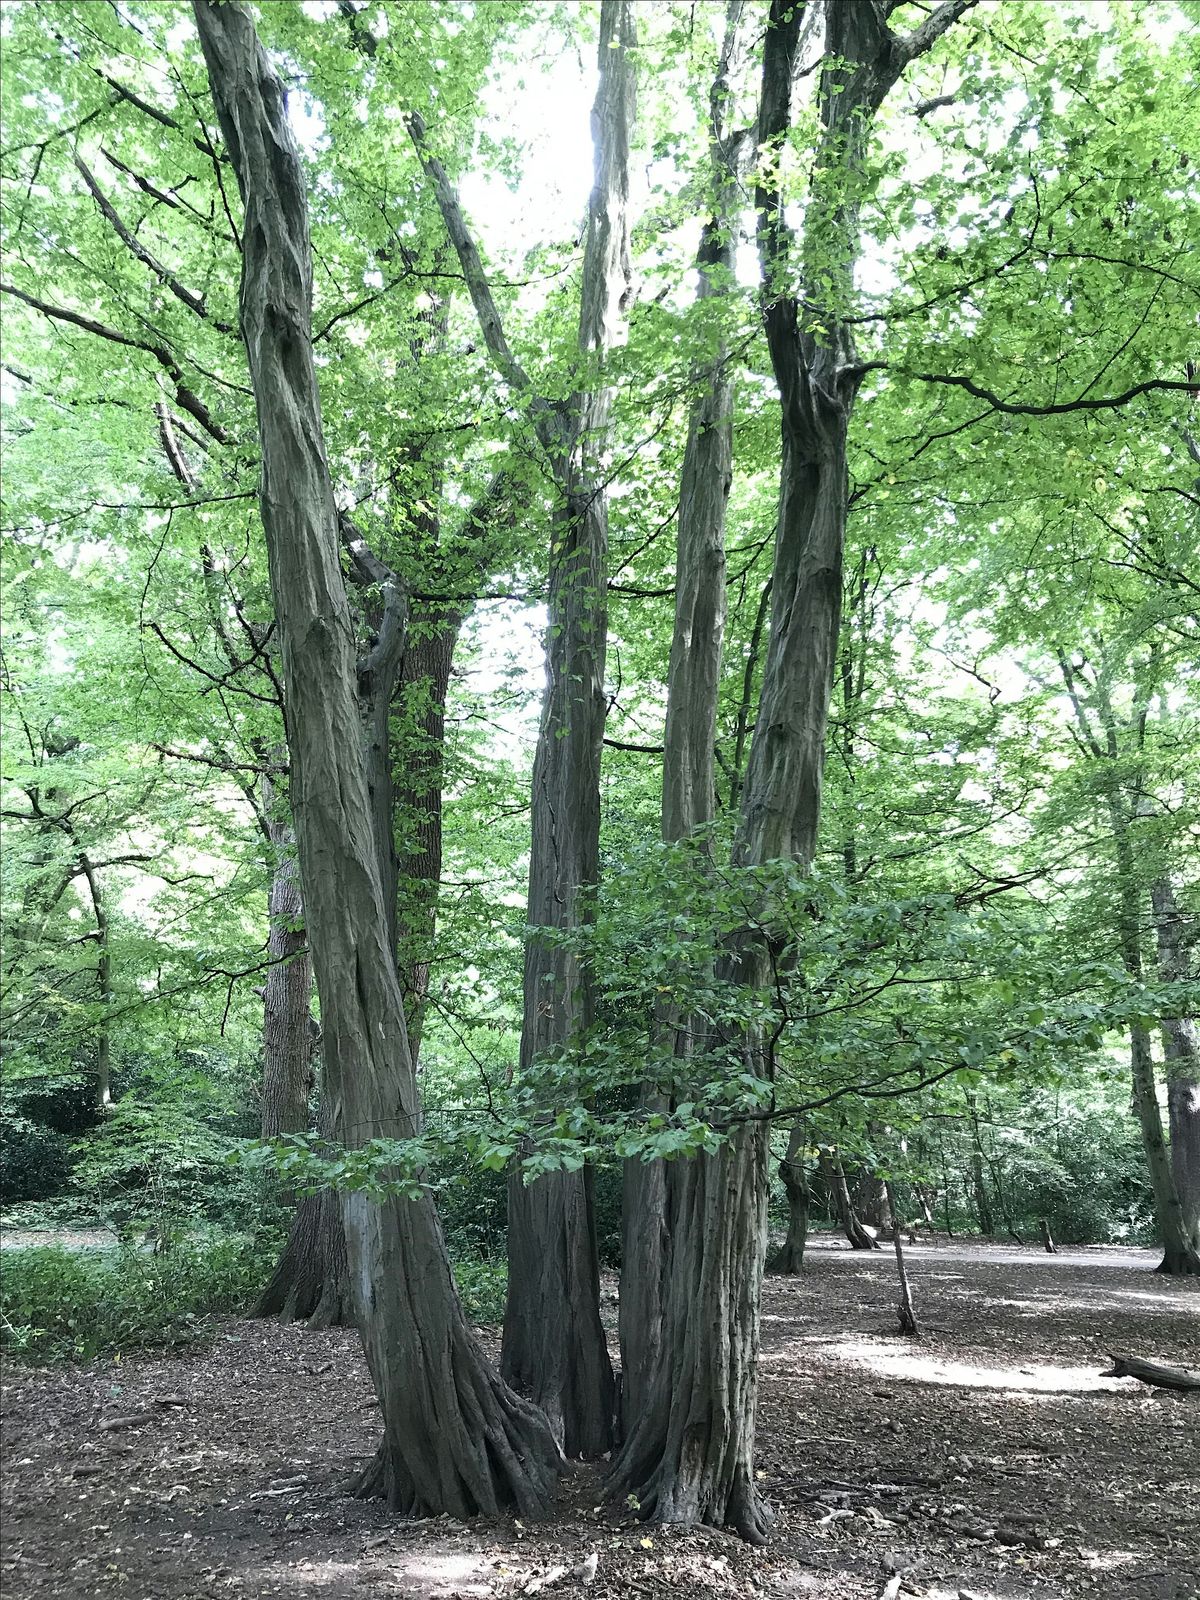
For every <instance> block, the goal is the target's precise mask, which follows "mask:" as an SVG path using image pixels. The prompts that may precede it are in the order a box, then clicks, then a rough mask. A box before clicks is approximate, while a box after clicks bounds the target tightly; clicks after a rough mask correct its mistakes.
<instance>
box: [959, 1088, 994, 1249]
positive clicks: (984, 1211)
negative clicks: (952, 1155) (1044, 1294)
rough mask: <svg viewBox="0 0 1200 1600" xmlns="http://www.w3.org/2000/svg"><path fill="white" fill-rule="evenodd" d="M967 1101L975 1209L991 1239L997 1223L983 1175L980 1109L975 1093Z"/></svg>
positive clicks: (981, 1226)
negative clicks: (993, 1215)
mask: <svg viewBox="0 0 1200 1600" xmlns="http://www.w3.org/2000/svg"><path fill="white" fill-rule="evenodd" d="M966 1102H967V1116H968V1119H969V1121H970V1124H971V1187H972V1189H973V1190H974V1193H975V1210H976V1212H977V1213H978V1215H979V1231H980V1233H981V1234H983V1236H984V1238H985V1239H990V1238H991V1237H992V1235H993V1234H994V1233H995V1231H996V1225H995V1220H994V1219H993V1217H992V1206H991V1201H990V1200H989V1198H988V1192H987V1183H986V1182H985V1180H984V1175H983V1142H982V1139H981V1137H980V1132H979V1110H978V1107H977V1105H976V1102H975V1096H974V1095H973V1094H970V1093H968V1094H967V1095H966Z"/></svg>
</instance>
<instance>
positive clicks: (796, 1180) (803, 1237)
mask: <svg viewBox="0 0 1200 1600" xmlns="http://www.w3.org/2000/svg"><path fill="white" fill-rule="evenodd" d="M803 1156H804V1124H803V1123H802V1122H793V1123H792V1126H791V1129H790V1130H789V1132H788V1144H787V1153H786V1154H785V1156H784V1158H783V1160H782V1161H781V1162H780V1163H779V1176H780V1177H781V1178H782V1179H783V1187H784V1191H785V1193H786V1194H787V1203H788V1226H787V1237H786V1238H785V1239H784V1241H783V1244H782V1246H781V1247H780V1249H779V1250H778V1252H777V1253H776V1255H775V1258H774V1260H773V1261H772V1262H771V1264H770V1266H769V1267H768V1268H767V1271H768V1272H776V1273H781V1274H788V1275H793V1274H795V1273H798V1272H802V1271H803V1270H804V1246H805V1244H806V1243H807V1240H808V1210H809V1199H810V1197H809V1191H808V1174H807V1172H806V1171H805V1167H804V1160H803Z"/></svg>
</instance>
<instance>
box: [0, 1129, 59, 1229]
mask: <svg viewBox="0 0 1200 1600" xmlns="http://www.w3.org/2000/svg"><path fill="white" fill-rule="evenodd" d="M70 1171H71V1142H70V1140H69V1139H67V1138H66V1137H65V1135H63V1134H61V1133H59V1132H58V1130H57V1129H55V1128H49V1127H46V1126H44V1125H43V1124H42V1123H40V1122H34V1121H33V1120H32V1119H31V1118H29V1117H27V1116H24V1115H23V1114H22V1113H21V1112H20V1111H10V1110H8V1109H5V1110H4V1111H3V1112H0V1201H2V1202H3V1203H4V1204H6V1205H9V1204H12V1203H15V1202H19V1201H22V1200H45V1199H46V1198H47V1197H48V1196H50V1195H53V1194H57V1193H58V1192H59V1190H61V1189H62V1187H63V1186H64V1184H65V1183H66V1181H67V1178H68V1176H69V1175H70Z"/></svg>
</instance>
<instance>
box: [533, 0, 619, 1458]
mask: <svg viewBox="0 0 1200 1600" xmlns="http://www.w3.org/2000/svg"><path fill="white" fill-rule="evenodd" d="M635 43H636V30H635V25H634V10H633V7H632V6H631V5H630V4H628V3H627V0H604V4H603V5H602V6H601V12H600V87H599V90H598V91H597V95H596V103H595V106H594V108H593V112H592V129H593V139H594V143H595V160H596V170H595V185H594V188H593V190H592V196H591V201H590V204H589V209H588V231H587V244H586V248H585V251H584V265H583V284H582V289H581V299H580V316H579V344H580V350H581V354H582V356H583V359H584V361H585V363H591V364H593V365H596V364H599V363H600V362H601V361H602V359H603V355H604V352H605V351H606V350H607V349H608V348H609V347H610V345H611V344H612V343H613V341H614V339H615V337H616V334H617V331H618V323H619V319H620V315H621V309H622V306H623V303H624V297H625V295H626V293H627V292H628V287H629V279H630V263H629V218H628V202H629V142H630V138H631V136H632V131H633V115H634V89H635V74H634V65H633V57H632V55H631V53H630V52H631V47H632V46H634V45H635ZM610 402H611V396H610V393H609V391H608V389H607V388H606V387H605V384H604V381H603V377H602V375H601V373H600V372H599V371H595V370H594V371H593V372H592V373H591V374H590V375H589V376H588V381H587V386H586V387H585V388H583V389H581V390H580V392H579V393H578V394H576V395H575V396H574V398H573V399H572V401H571V403H570V406H569V409H568V416H567V420H568V424H569V441H570V442H569V447H568V449H567V452H566V455H565V457H564V458H562V459H561V460H560V462H559V463H558V465H557V467H556V468H555V472H556V476H557V477H558V480H559V483H558V486H559V491H560V494H561V503H560V506H559V509H558V511H557V512H556V514H555V517H554V526H553V532H552V548H551V552H550V586H549V601H548V605H547V612H548V621H549V627H548V630H547V635H546V693H545V698H544V700H543V702H542V719H541V727H540V729H539V733H538V742H537V751H536V754H535V757H534V767H533V832H532V839H531V846H530V862H529V924H530V927H531V928H532V929H533V930H534V931H533V932H532V933H531V934H530V936H529V938H528V940H527V942H526V946H525V972H524V988H523V999H524V1018H523V1023H522V1029H521V1052H520V1066H521V1071H522V1072H523V1073H524V1072H527V1071H528V1070H529V1069H530V1067H531V1066H532V1064H533V1062H534V1060H535V1059H536V1058H537V1057H538V1056H540V1055H543V1054H545V1053H547V1052H550V1051H556V1050H557V1051H562V1050H569V1049H570V1048H571V1045H572V1042H573V1040H574V1039H576V1038H577V1037H578V1036H580V1035H582V1034H583V1033H584V1032H586V1030H587V1028H588V1027H589V1025H590V1023H591V1020H592V996H591V985H590V980H589V977H588V974H587V972H586V970H585V969H584V968H583V966H582V965H581V963H580V961H579V958H578V956H577V955H576V954H575V953H574V952H573V951H570V950H565V949H563V948H562V947H561V946H556V945H553V944H547V943H546V942H545V941H543V940H542V939H541V938H539V936H538V933H537V931H536V930H537V929H539V928H553V929H555V930H556V931H561V930H569V929H571V928H575V927H578V926H579V925H580V924H581V923H582V922H583V921H584V920H585V918H586V917H587V916H588V915H589V911H588V906H587V896H588V893H589V891H590V890H591V889H592V888H593V886H594V885H595V883H596V881H597V878H598V876H599V848H600V751H601V742H602V740H603V737H604V716H605V701H604V655H605V634H606V629H607V613H606V604H605V601H606V587H607V579H608V570H607V569H608V507H607V501H606V497H605V494H604V488H603V482H602V479H601V474H600V463H601V456H602V452H603V448H604V440H605V434H606V430H607V425H608V414H609V408H610ZM553 465H554V463H553V462H552V466H553ZM508 1239H509V1248H508V1299H507V1303H506V1307H505V1316H504V1346H503V1350H504V1354H503V1362H502V1370H503V1372H504V1376H505V1377H506V1378H507V1379H508V1381H509V1382H510V1383H512V1384H514V1385H515V1386H516V1387H517V1388H519V1389H521V1390H522V1391H523V1392H524V1393H527V1394H530V1395H532V1396H533V1397H534V1398H535V1399H536V1400H537V1401H538V1403H539V1404H540V1405H541V1406H542V1407H543V1408H544V1409H545V1411H546V1414H547V1415H548V1416H549V1418H550V1421H551V1424H552V1425H553V1427H554V1429H555V1432H556V1434H557V1436H558V1437H559V1439H560V1442H561V1443H562V1445H563V1448H564V1450H565V1451H566V1453H567V1455H569V1456H576V1455H580V1456H599V1455H603V1454H604V1453H605V1451H606V1450H608V1448H609V1446H610V1445H611V1443H612V1434H613V1413H614V1383H613V1376H612V1366H611V1363H610V1361H609V1356H608V1347H607V1343H606V1341H605V1337H604V1330H603V1328H602V1326H601V1322H600V1276H599V1261H598V1256H597V1250H596V1230H595V1219H594V1214H593V1208H592V1184H591V1177H590V1174H589V1173H588V1172H586V1171H582V1172H559V1173H551V1174H548V1175H546V1176H544V1177H541V1178H539V1179H538V1180H537V1181H536V1182H535V1183H533V1184H530V1185H526V1184H525V1183H524V1182H523V1180H522V1176H521V1172H520V1168H519V1167H516V1168H514V1170H513V1172H512V1174H511V1176H510V1179H509V1191H508Z"/></svg>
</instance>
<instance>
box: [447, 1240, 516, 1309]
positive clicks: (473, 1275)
mask: <svg viewBox="0 0 1200 1600" xmlns="http://www.w3.org/2000/svg"><path fill="white" fill-rule="evenodd" d="M454 1281H455V1283H456V1284H457V1285H458V1292H459V1296H460V1297H461V1299H462V1303H463V1310H464V1311H465V1312H466V1314H467V1316H468V1317H469V1318H470V1320H471V1321H472V1322H480V1323H485V1324H488V1325H490V1326H495V1325H496V1324H498V1323H501V1322H503V1321H504V1298H505V1294H506V1293H507V1290H508V1267H507V1265H506V1264H505V1263H504V1262H503V1261H496V1260H494V1259H492V1258H491V1257H485V1256H456V1257H455V1258H454Z"/></svg>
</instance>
